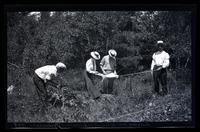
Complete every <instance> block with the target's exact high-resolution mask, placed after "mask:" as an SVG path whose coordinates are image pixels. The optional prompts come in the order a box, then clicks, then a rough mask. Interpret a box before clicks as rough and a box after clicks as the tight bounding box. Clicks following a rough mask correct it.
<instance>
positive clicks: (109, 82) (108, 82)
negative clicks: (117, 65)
mask: <svg viewBox="0 0 200 132" xmlns="http://www.w3.org/2000/svg"><path fill="white" fill-rule="evenodd" d="M113 83H114V78H105V79H104V80H103V93H105V94H112V92H113Z"/></svg>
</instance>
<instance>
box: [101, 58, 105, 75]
mask: <svg viewBox="0 0 200 132" xmlns="http://www.w3.org/2000/svg"><path fill="white" fill-rule="evenodd" d="M104 64H105V58H104V57H103V58H102V60H101V62H100V68H101V70H102V72H103V74H106V72H105V71H104V69H103V65H104Z"/></svg>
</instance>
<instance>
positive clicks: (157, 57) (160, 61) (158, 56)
mask: <svg viewBox="0 0 200 132" xmlns="http://www.w3.org/2000/svg"><path fill="white" fill-rule="evenodd" d="M152 58H153V59H152V63H151V70H153V68H154V66H155V65H157V66H162V68H166V67H168V66H169V58H170V57H169V54H168V53H167V52H165V51H162V52H156V53H154V54H153V56H152Z"/></svg>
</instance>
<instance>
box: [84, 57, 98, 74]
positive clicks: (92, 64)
mask: <svg viewBox="0 0 200 132" xmlns="http://www.w3.org/2000/svg"><path fill="white" fill-rule="evenodd" d="M86 71H87V72H89V73H96V60H94V59H92V58H90V59H89V60H87V62H86Z"/></svg>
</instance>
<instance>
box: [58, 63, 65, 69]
mask: <svg viewBox="0 0 200 132" xmlns="http://www.w3.org/2000/svg"><path fill="white" fill-rule="evenodd" d="M56 68H66V66H65V64H63V63H62V62H58V63H57V64H56Z"/></svg>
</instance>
